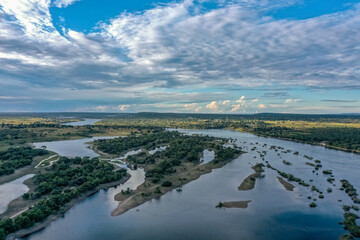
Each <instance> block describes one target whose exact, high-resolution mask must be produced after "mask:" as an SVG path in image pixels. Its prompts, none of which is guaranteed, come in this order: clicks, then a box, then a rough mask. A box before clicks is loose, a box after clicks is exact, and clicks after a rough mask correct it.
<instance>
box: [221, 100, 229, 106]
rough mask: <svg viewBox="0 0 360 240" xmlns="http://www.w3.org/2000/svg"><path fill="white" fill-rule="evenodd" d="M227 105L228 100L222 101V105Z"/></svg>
mask: <svg viewBox="0 0 360 240" xmlns="http://www.w3.org/2000/svg"><path fill="white" fill-rule="evenodd" d="M229 103H230V100H224V101H223V102H222V104H223V105H227V104H229Z"/></svg>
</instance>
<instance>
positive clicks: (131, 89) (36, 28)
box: [0, 0, 360, 114]
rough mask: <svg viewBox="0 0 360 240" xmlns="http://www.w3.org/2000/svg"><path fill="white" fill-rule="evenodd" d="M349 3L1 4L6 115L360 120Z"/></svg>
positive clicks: (90, 0)
mask: <svg viewBox="0 0 360 240" xmlns="http://www.w3.org/2000/svg"><path fill="white" fill-rule="evenodd" d="M359 39H360V4H359V3H358V2H357V1H353V0H343V1H335V0H327V1H325V0H309V1H306V0H303V1H301V0H287V1H283V0H281V1H280V0H198V1H195V0H185V1H145V0H142V1H118V0H102V1H98V0H52V1H51V0H0V111H2V112H11V111H96V112H139V111H157V112H199V113H235V114H236V113H257V112H279V113H289V112H292V113H359V112H360V102H359V101H360V100H359V99H360V41H359Z"/></svg>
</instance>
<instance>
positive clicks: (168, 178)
mask: <svg viewBox="0 0 360 240" xmlns="http://www.w3.org/2000/svg"><path fill="white" fill-rule="evenodd" d="M227 142H228V140H227V139H223V138H214V137H209V136H199V135H192V136H189V135H184V134H181V133H179V132H175V131H166V130H163V129H153V130H152V131H150V130H149V131H144V132H142V133H133V134H130V135H129V136H128V137H126V138H116V139H107V140H98V141H96V142H95V146H96V149H97V150H100V151H101V152H104V153H109V154H118V155H121V154H123V153H125V152H127V151H130V150H133V149H138V148H141V149H143V151H142V152H140V153H138V154H137V155H133V156H128V157H127V159H126V162H127V163H128V164H130V165H131V166H132V167H133V168H137V167H141V168H144V170H145V173H146V179H145V182H144V183H143V184H142V185H140V186H139V187H138V188H137V189H136V190H134V191H130V192H129V193H128V194H123V193H120V194H118V195H116V196H115V199H116V200H117V201H120V204H119V206H118V208H117V209H115V210H114V211H113V213H112V215H120V214H122V213H124V212H126V211H128V210H130V209H132V208H134V207H136V206H139V205H140V204H142V203H144V202H146V201H148V200H150V199H153V198H157V197H160V196H162V195H163V194H165V193H166V192H168V191H171V190H172V189H175V188H178V187H181V186H183V185H184V184H186V183H188V182H190V181H193V180H195V179H197V178H199V177H200V176H201V175H203V174H206V173H209V172H211V171H212V169H214V168H219V167H222V166H223V165H224V164H226V163H227V162H228V161H230V160H232V159H234V158H236V157H237V156H238V155H239V154H240V153H241V151H240V149H238V148H236V147H225V146H224V144H225V143H227ZM161 146H167V147H166V148H165V149H164V150H163V151H158V152H156V153H154V154H150V153H149V150H152V149H155V148H157V147H161ZM206 149H208V150H213V151H214V152H215V158H214V159H213V160H212V161H210V162H209V163H202V162H200V159H201V157H202V155H203V151H204V150H206Z"/></svg>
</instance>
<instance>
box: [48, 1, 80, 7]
mask: <svg viewBox="0 0 360 240" xmlns="http://www.w3.org/2000/svg"><path fill="white" fill-rule="evenodd" d="M78 1H80V0H55V2H54V5H55V6H56V7H58V8H65V7H67V6H69V5H71V4H74V3H75V2H78Z"/></svg>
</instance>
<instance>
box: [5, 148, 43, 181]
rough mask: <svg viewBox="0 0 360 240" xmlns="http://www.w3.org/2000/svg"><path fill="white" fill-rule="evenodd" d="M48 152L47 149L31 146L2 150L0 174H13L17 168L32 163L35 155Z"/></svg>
mask: <svg viewBox="0 0 360 240" xmlns="http://www.w3.org/2000/svg"><path fill="white" fill-rule="evenodd" d="M48 153H49V152H48V151H46V150H43V149H33V148H31V147H18V148H9V149H7V150H6V151H2V152H0V176H2V175H9V174H12V173H14V172H15V170H16V169H19V168H21V167H24V166H26V165H30V164H31V163H32V161H33V158H34V157H36V156H43V155H46V154H48Z"/></svg>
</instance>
